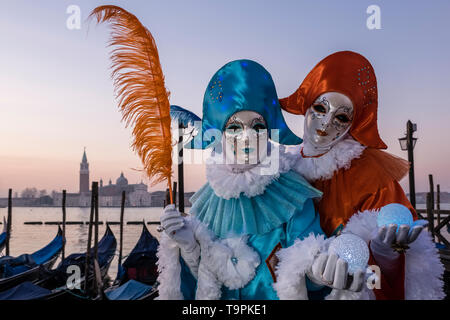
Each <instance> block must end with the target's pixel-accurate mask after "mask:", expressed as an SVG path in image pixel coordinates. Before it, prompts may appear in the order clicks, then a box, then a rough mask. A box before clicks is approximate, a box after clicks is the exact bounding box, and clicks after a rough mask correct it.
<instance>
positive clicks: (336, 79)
mask: <svg viewBox="0 0 450 320" xmlns="http://www.w3.org/2000/svg"><path fill="white" fill-rule="evenodd" d="M325 92H338V93H341V94H345V95H346V96H347V97H349V98H350V99H351V100H352V102H353V106H354V118H353V122H352V125H351V128H350V130H349V131H348V133H347V135H346V136H345V138H344V139H342V140H341V141H339V142H337V144H335V145H334V146H333V147H332V148H331V149H330V150H329V151H328V152H326V153H325V154H320V155H316V156H313V157H308V156H305V155H304V153H303V147H304V146H300V147H298V148H296V149H293V150H292V152H293V154H295V156H296V157H297V158H298V160H297V165H296V167H295V170H296V171H297V172H298V173H300V174H301V175H302V176H304V177H305V178H306V179H307V180H308V181H309V182H310V183H311V184H312V185H313V186H314V187H315V188H317V189H319V190H320V191H322V192H323V198H322V199H321V200H320V202H319V203H318V204H317V209H318V211H319V214H320V219H321V227H322V229H323V230H324V232H325V233H326V234H327V236H331V235H333V234H335V233H336V232H337V231H339V230H340V229H342V230H341V231H342V232H351V233H353V234H356V235H358V236H360V237H361V238H363V239H364V240H366V241H367V243H368V245H369V248H370V249H371V257H370V260H369V265H378V266H379V267H380V269H381V289H374V290H373V293H370V294H369V295H354V296H353V297H361V296H364V297H367V296H372V297H375V296H376V298H377V299H443V298H444V296H445V294H444V292H443V281H442V275H443V272H444V268H443V266H442V264H441V262H440V259H439V253H438V250H437V249H436V248H435V245H434V243H433V240H432V238H431V236H430V234H429V233H428V232H426V231H425V230H423V231H422V232H421V234H420V235H419V237H418V238H417V240H415V241H414V242H412V243H411V244H410V248H409V249H407V250H406V252H405V253H402V254H399V253H396V252H394V251H393V250H392V252H389V253H388V254H387V255H386V254H381V253H378V254H377V252H374V251H376V250H374V249H376V248H374V247H373V246H370V243H371V240H372V239H373V237H374V236H375V235H376V232H377V229H378V227H377V222H376V220H377V214H378V210H379V209H380V208H381V207H383V206H385V205H387V204H389V203H400V204H403V205H405V206H406V207H408V208H409V209H410V211H411V213H412V214H413V217H414V219H417V215H416V212H415V210H414V209H413V207H412V206H411V204H410V202H409V201H408V199H407V197H406V196H405V193H404V191H403V190H402V188H401V187H400V185H399V183H398V181H400V179H402V178H403V177H404V176H405V175H406V173H407V172H408V168H409V164H408V162H406V161H405V160H402V159H400V158H397V157H395V156H393V155H391V154H389V153H387V152H385V151H382V150H380V149H386V148H387V146H386V145H385V144H384V142H383V141H382V140H381V138H380V136H379V134H378V129H377V108H378V101H377V100H378V97H377V96H378V95H377V82H376V77H375V73H374V70H373V68H372V66H371V64H370V63H369V61H368V60H367V59H365V58H364V57H363V56H361V55H359V54H357V53H354V52H349V51H344V52H337V53H334V54H332V55H330V56H328V57H326V58H325V59H323V60H322V61H321V62H320V63H319V64H318V65H317V66H316V67H314V69H313V70H312V71H311V72H310V73H309V74H308V76H307V77H306V78H305V80H304V81H303V83H302V84H301V86H300V87H299V88H298V90H297V91H296V92H295V93H294V94H292V95H291V96H289V97H287V98H285V99H281V100H280V103H281V106H282V108H283V109H285V110H286V111H288V112H290V113H294V114H302V115H305V113H306V111H307V109H308V108H309V107H311V105H312V103H313V102H314V100H315V99H316V98H317V97H318V96H320V95H321V94H323V93H325ZM304 143H307V141H305V142H304ZM365 290H367V289H365ZM347 298H352V295H351V294H349V295H348V296H347Z"/></svg>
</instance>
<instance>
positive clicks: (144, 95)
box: [89, 5, 172, 197]
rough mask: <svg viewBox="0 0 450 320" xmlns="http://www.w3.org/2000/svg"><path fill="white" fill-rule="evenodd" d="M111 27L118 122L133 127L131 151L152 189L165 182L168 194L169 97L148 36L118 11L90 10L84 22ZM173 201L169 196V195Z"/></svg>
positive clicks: (106, 8) (107, 8)
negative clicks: (119, 114)
mask: <svg viewBox="0 0 450 320" xmlns="http://www.w3.org/2000/svg"><path fill="white" fill-rule="evenodd" d="M92 17H94V18H95V19H96V20H97V23H98V24H100V23H103V22H109V23H110V25H111V39H110V42H109V46H112V47H114V49H113V50H112V51H111V53H110V55H111V61H112V78H113V79H114V87H115V92H116V95H117V98H118V100H119V108H120V110H121V112H122V121H125V122H126V126H127V127H128V126H129V125H132V126H134V127H133V136H134V141H133V144H132V147H133V149H134V151H136V152H137V154H138V155H139V157H140V158H141V160H142V163H143V165H144V170H145V171H146V173H147V175H148V177H149V178H150V179H152V180H153V183H154V184H156V183H159V182H162V181H164V180H166V179H167V181H168V183H169V189H170V190H171V177H172V144H171V143H172V140H171V132H170V123H171V118H170V104H169V92H168V91H167V90H166V88H165V85H164V75H163V72H162V68H161V64H160V62H159V56H158V50H157V47H156V44H155V40H154V39H153V36H152V34H151V33H150V32H149V31H148V30H147V28H145V27H144V26H143V25H142V24H141V23H140V21H139V20H138V19H137V18H136V17H135V16H134V15H133V14H131V13H129V12H127V11H126V10H124V9H122V8H120V7H117V6H109V5H108V6H100V7H97V8H95V9H94V10H93V11H92V13H91V15H90V16H89V18H92ZM170 195H171V197H172V192H170Z"/></svg>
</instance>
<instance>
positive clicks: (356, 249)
mask: <svg viewBox="0 0 450 320" xmlns="http://www.w3.org/2000/svg"><path fill="white" fill-rule="evenodd" d="M328 253H334V254H336V255H337V256H338V257H339V258H341V259H343V260H345V261H347V263H348V272H349V273H350V274H352V273H354V272H355V271H357V270H363V271H364V270H366V268H367V262H368V261H369V248H368V247H367V244H366V242H365V241H364V240H363V239H361V238H360V237H358V236H356V235H354V234H349V233H344V234H342V235H340V236H338V237H337V238H335V239H334V240H333V241H332V242H331V243H330V247H329V248H328Z"/></svg>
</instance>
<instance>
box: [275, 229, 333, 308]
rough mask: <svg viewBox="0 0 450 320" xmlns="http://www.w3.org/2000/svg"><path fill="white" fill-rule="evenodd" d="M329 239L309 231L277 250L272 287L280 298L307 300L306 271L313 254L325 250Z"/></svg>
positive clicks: (311, 262) (309, 266) (313, 256)
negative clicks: (306, 235)
mask: <svg viewBox="0 0 450 320" xmlns="http://www.w3.org/2000/svg"><path fill="white" fill-rule="evenodd" d="M329 241H330V239H325V237H324V235H317V236H316V235H314V234H312V233H311V234H310V235H309V236H308V237H306V238H304V239H303V240H300V239H297V240H295V242H294V244H293V245H292V246H290V247H288V248H284V249H281V250H280V251H278V252H277V254H276V255H277V257H278V259H279V262H278V264H277V266H276V270H275V275H276V277H277V281H276V282H275V283H274V284H273V288H274V289H275V291H276V292H277V295H278V297H279V298H280V299H281V300H308V291H307V288H306V272H307V271H308V270H309V269H310V268H311V266H312V264H313V262H314V258H315V256H316V255H318V254H319V253H320V252H326V251H327V248H328V244H329Z"/></svg>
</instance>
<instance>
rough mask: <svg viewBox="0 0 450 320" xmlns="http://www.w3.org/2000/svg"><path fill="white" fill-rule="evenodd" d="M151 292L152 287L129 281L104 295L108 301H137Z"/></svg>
mask: <svg viewBox="0 0 450 320" xmlns="http://www.w3.org/2000/svg"><path fill="white" fill-rule="evenodd" d="M151 291H152V286H149V285H146V284H143V283H141V282H138V281H135V280H130V281H128V282H127V283H125V284H124V285H122V286H120V287H119V288H117V289H115V290H112V291H110V292H107V293H106V296H107V297H108V299H109V300H137V299H139V298H141V297H143V296H145V295H147V294H149V293H150V292H151Z"/></svg>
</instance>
